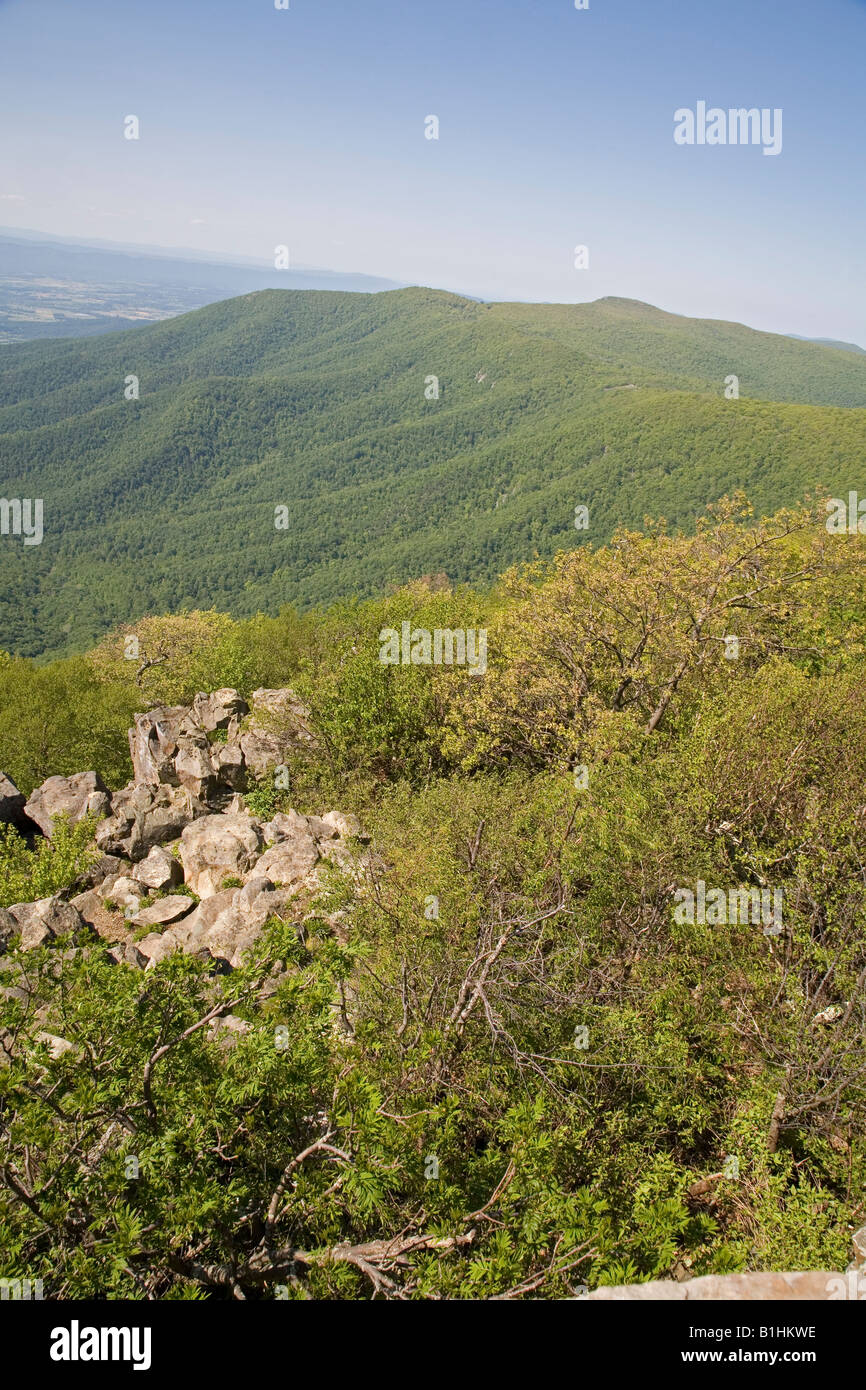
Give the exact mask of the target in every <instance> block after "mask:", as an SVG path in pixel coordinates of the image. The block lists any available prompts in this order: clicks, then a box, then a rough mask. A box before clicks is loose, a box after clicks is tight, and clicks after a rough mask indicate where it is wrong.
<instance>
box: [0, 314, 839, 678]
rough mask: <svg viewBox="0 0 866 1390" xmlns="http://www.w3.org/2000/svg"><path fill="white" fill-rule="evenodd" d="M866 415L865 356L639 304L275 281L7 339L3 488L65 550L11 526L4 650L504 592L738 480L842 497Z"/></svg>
mask: <svg viewBox="0 0 866 1390" xmlns="http://www.w3.org/2000/svg"><path fill="white" fill-rule="evenodd" d="M731 375H734V376H736V377H738V379H739V392H740V397H739V399H736V400H735V399H727V398H726V396H725V378H726V377H729V376H731ZM132 378H136V381H137V390H138V398H137V399H134V398H133V399H127V398H126V397H127V396H128V395H129V396H134V394H135V390H136V383H135V382H133V381H132V380H131V379H132ZM433 378H436V379H437V381H438V387H437V382H436V381H434V380H433ZM437 390H438V395H437ZM864 407H866V360H862V359H861V358H860V357H858V356H857V355H856V354H854V353H850V352H843V351H840V350H835V349H830V348H822V347H818V346H815V345H812V344H808V343H805V342H802V343H801V342H797V341H795V340H793V339H791V338H787V337H782V336H776V335H772V334H766V333H756V332H753V331H752V330H750V329H748V328H745V327H743V326H741V325H737V324H728V323H715V322H710V321H703V320H693V319H683V318H678V317H676V316H674V315H671V314H666V313H663V312H662V311H660V310H657V309H654V308H652V307H651V306H649V305H645V304H640V303H636V302H634V301H629V300H619V299H607V300H600V301H598V302H597V303H595V304H588V305H571V306H568V305H525V304H482V303H477V302H474V301H471V300H468V299H464V298H461V297H459V296H457V295H453V294H448V293H445V292H441V291H433V290H425V289H407V290H397V291H393V292H386V293H382V294H375V295H367V294H348V293H339V292H328V291H312V292H301V291H278V290H274V291H265V292H262V293H256V294H250V295H246V296H243V297H241V298H239V299H233V300H229V301H226V302H223V303H219V304H214V305H211V306H209V307H207V308H204V309H201V310H199V311H197V312H195V313H191V314H188V315H185V316H184V317H181V318H174V319H170V320H166V321H163V322H161V323H157V324H152V325H148V326H146V327H142V328H137V329H134V330H131V331H129V332H125V333H118V334H111V335H106V336H101V337H98V338H92V339H88V340H81V339H79V340H74V341H53V342H47V343H30V344H24V345H12V346H8V347H4V348H0V459H2V466H0V494H2V496H3V497H6V498H41V499H43V506H44V538H43V540H42V542H41V544H39V545H24V544H23V540H22V538H21V537H15V536H4V537H3V538H2V541H0V648H5V649H7V650H11V651H16V652H20V653H22V654H24V655H33V656H36V655H45V654H48V655H56V654H59V653H62V652H65V651H71V650H76V649H78V650H80V649H82V648H83V647H85V646H87V645H89V644H91V643H92V642H93V641H94V640H96V639H97V638H98V637H99V636H100V635H101V634H102V633H104V632H105V631H106V630H108V629H109V628H111V627H112V626H114V625H115V624H117V623H118V622H120V621H130V620H133V619H135V618H136V617H138V616H140V615H142V614H144V613H147V612H168V611H177V610H179V609H182V608H185V607H188V608H191V607H196V606H198V607H210V606H214V607H216V608H219V609H223V610H227V611H231V612H233V613H234V614H236V615H239V616H244V615H248V614H252V613H254V612H256V611H257V610H260V609H264V610H268V611H275V610H276V609H277V608H278V607H279V606H280V605H281V604H283V603H286V602H292V603H296V604H298V605H299V606H300V607H302V608H303V607H308V606H310V605H315V604H321V603H328V602H331V601H333V600H335V599H337V598H339V597H342V596H345V595H348V594H358V595H361V596H364V595H373V594H376V593H380V592H383V591H385V590H387V589H388V588H389V587H390V586H395V585H399V584H402V583H404V582H407V581H408V580H410V579H412V578H414V577H417V576H420V575H423V574H426V573H438V572H444V573H446V574H447V575H448V576H449V578H450V579H451V580H453V581H474V582H481V583H484V582H487V581H491V580H493V579H494V578H495V576H496V575H498V574H499V573H500V572H501V571H502V570H503V569H504V568H505V567H506V566H507V565H508V564H510V563H513V562H516V561H522V560H526V559H531V558H532V556H533V554H535V553H538V554H540V555H548V554H552V553H553V552H554V551H555V550H557V549H562V548H565V547H571V546H573V545H575V544H579V543H580V542H582V541H585V540H590V541H592V542H593V543H599V542H602V541H604V540H605V539H607V538H608V537H609V536H610V535H611V533H612V532H613V530H614V529H615V528H616V527H617V526H619V525H622V524H629V525H641V524H642V522H643V519H644V517H645V516H646V515H653V516H659V515H664V516H666V517H667V518H668V520H669V521H670V522H671V523H672V524H676V525H681V526H683V527H685V528H686V529H689V528H690V527H691V526H692V524H693V522H694V519H695V517H696V515H697V514H698V513H699V512H700V511H702V510H703V508H704V507H705V505H706V504H707V503H709V502H711V501H713V500H715V499H716V498H718V497H720V496H722V495H723V494H726V493H730V492H732V491H733V490H734V489H736V488H738V487H743V488H745V490H746V491H747V493H748V494H749V497H750V499H751V500H752V502H753V503H754V505H755V507H756V509H757V510H758V511H759V512H764V513H766V512H768V511H772V510H773V509H774V508H776V507H778V506H780V505H784V504H787V503H793V502H794V501H796V500H797V499H798V498H800V497H802V496H803V495H804V493H806V492H807V491H808V490H810V489H812V488H813V487H815V486H820V485H823V486H825V487H826V488H827V489H828V490H829V491H830V492H831V493H832V494H833V495H836V496H842V495H844V494H845V493H846V492H847V490H848V489H849V488H856V487H862V484H863V465H864V455H866V447H864V444H866V436H864V415H863V414H862V411H863V408H864ZM578 505H583V506H586V507H587V508H588V510H589V525H588V528H587V529H586V530H582V531H576V530H575V507H576V506H578ZM278 508H284V509H285V510H284V511H281V512H278V511H277V510H276V509H278ZM278 528H279V529H278Z"/></svg>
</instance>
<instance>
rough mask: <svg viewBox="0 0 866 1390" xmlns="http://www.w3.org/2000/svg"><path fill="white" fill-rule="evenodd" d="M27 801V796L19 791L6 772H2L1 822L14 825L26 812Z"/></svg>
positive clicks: (0, 794)
mask: <svg viewBox="0 0 866 1390" xmlns="http://www.w3.org/2000/svg"><path fill="white" fill-rule="evenodd" d="M26 800H27V798H26V796H25V795H24V793H23V792H20V791H19V790H18V788H17V787H16V785H15V783H14V782H13V781H12V779H11V777H7V776H6V774H5V772H0V821H2V822H4V823H5V824H7V825H14V824H15V822H16V821H17V819H18V817H19V816H20V815H21V812H22V811H23V810H24V803H25V801H26Z"/></svg>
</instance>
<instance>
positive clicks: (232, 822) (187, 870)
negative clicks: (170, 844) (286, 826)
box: [180, 815, 262, 898]
mask: <svg viewBox="0 0 866 1390" xmlns="http://www.w3.org/2000/svg"><path fill="white" fill-rule="evenodd" d="M261 848H262V832H261V827H260V826H259V823H258V821H255V820H253V819H252V817H250V816H242V815H233V816H225V815H223V816H219V815H217V816H204V817H202V819H201V820H197V821H194V822H193V824H192V825H188V826H187V827H186V829H185V830H184V832H183V834H182V835H181V838H180V857H181V861H182V863H183V872H184V878H185V879H186V882H187V883H188V884H189V886H190V888H191V889H192V890H193V892H194V893H197V894H198V896H199V897H200V898H208V897H211V896H212V895H213V894H214V893H218V892H219V891H220V889H221V887H222V883H223V879H225V878H227V877H238V878H243V877H244V875H245V874H247V873H248V872H249V870H250V869H251V868H252V867H253V864H254V863H255V861H256V859H257V858H258V856H259V854H260V852H261Z"/></svg>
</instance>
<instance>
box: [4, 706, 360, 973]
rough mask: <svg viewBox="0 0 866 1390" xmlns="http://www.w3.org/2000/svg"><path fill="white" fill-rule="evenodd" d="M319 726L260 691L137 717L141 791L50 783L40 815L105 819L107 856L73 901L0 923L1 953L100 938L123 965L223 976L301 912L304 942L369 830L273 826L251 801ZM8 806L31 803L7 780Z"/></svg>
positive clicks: (343, 822)
mask: <svg viewBox="0 0 866 1390" xmlns="http://www.w3.org/2000/svg"><path fill="white" fill-rule="evenodd" d="M307 717H308V716H307V712H306V710H305V709H304V707H303V706H302V705H301V703H300V702H299V701H298V699H297V697H296V696H295V695H294V694H293V692H292V691H291V690H264V689H263V690H257V691H256V692H255V694H254V695H253V697H252V700H251V702H250V704H247V702H246V701H244V700H243V699H242V698H241V696H240V695H239V694H238V692H237V691H236V690H232V689H230V688H225V689H222V690H217V691H214V692H213V693H212V694H210V695H204V694H200V695H197V696H196V697H195V699H194V700H193V702H192V703H191V704H190V705H172V706H160V707H158V708H157V709H151V710H148V711H147V712H146V713H144V714H138V715H136V716H135V722H134V726H133V728H132V729H131V730H130V732H129V745H130V752H131V754H132V761H133V772H134V780H133V781H132V782H131V783H130V784H129V785H128V786H126V787H123V788H122V789H121V790H120V791H118V792H116V793H115V794H114V795H113V796H112V797H111V798H109V796H108V794H107V792H106V791H105V788H104V787H103V786H102V783H101V782H100V781H99V779H98V777H97V776H96V774H95V773H79V774H78V775H77V776H76V777H68V778H63V777H53V778H49V779H48V781H47V782H45V783H44V784H43V786H42V787H40V788H39V789H38V791H37V792H34V793H33V796H32V797H31V798H30V801H29V802H28V803H27V809H30V808H31V806H32V813H34V814H35V815H36V816H37V817H39V818H40V824H41V825H42V826H43V828H45V833H46V834H50V833H51V827H52V824H53V820H54V818H55V817H56V816H57V815H58V814H60V813H61V812H62V813H64V814H66V815H68V816H69V817H70V819H72V820H73V821H74V820H77V819H80V817H81V816H83V815H85V814H86V813H87V812H88V811H95V812H97V813H98V814H99V813H102V814H103V815H104V819H102V820H101V821H100V823H99V824H98V826H97V829H96V836H95V839H96V846H97V849H98V850H100V851H101V855H100V856H99V857H98V858H97V859H96V860H95V861H94V863H93V864H92V865H91V866H90V867H89V868H88V869H86V870H85V871H84V872H83V873H82V874H81V875H80V876H79V878H78V880H77V881H76V883H75V884H74V885H73V887H72V889H70V890H69V893H68V894H67V895H66V896H67V897H70V895H71V894H73V893H74V894H75V896H71V897H70V901H64V900H63V898H62V897H54V898H46V899H44V900H42V901H41V902H38V903H19V904H16V906H14V907H12V908H11V909H10V910H9V912H8V913H5V914H0V952H2V951H3V950H4V949H6V945H7V944H8V942H10V941H12V940H13V939H14V938H16V937H19V936H20V938H21V941H22V944H23V945H24V946H25V947H26V948H32V947H34V946H38V945H43V944H47V943H49V942H51V941H53V940H55V939H57V938H59V937H61V936H63V935H64V934H68V933H69V932H72V931H81V930H89V931H91V932H92V933H94V934H95V935H96V936H98V937H101V938H102V939H103V940H106V941H108V942H109V943H110V958H111V959H112V960H114V961H115V962H116V963H117V964H125V965H128V966H135V967H137V968H139V969H152V968H153V967H154V966H155V965H157V964H158V963H159V962H160V961H161V960H164V959H165V958H166V956H168V955H170V954H171V953H172V952H174V951H178V950H181V951H184V952H185V953H187V954H189V955H195V956H198V957H199V958H200V959H202V960H204V961H205V962H207V964H208V966H209V967H210V968H212V969H213V970H215V971H220V972H222V971H226V970H230V969H233V968H236V967H237V966H238V965H240V963H241V961H242V959H243V956H244V953H245V952H246V951H247V950H248V949H249V948H250V947H251V946H252V945H253V944H254V943H255V941H256V940H257V939H258V937H259V935H260V934H261V931H262V928H263V927H264V925H265V923H266V922H267V921H268V920H269V919H270V918H273V917H288V916H290V915H291V916H292V917H293V918H295V920H296V922H297V930H298V932H299V934H300V935H301V936H303V917H304V915H305V913H306V912H307V911H308V910H309V902H310V900H311V898H312V896H313V895H314V894H315V892H316V890H317V888H318V886H319V881H320V880H319V875H320V870H321V869H322V868H323V866H324V865H325V863H326V862H327V861H329V860H331V861H336V862H337V863H339V864H341V865H342V866H343V867H346V868H348V869H352V868H353V866H354V857H353V849H352V848H350V846H349V843H348V842H349V840H350V839H352V838H353V837H356V836H358V835H359V834H360V826H359V824H358V821H357V820H356V819H355V818H354V817H353V816H348V815H344V814H342V813H341V812H339V811H326V812H324V813H323V814H322V815H320V816H304V815H300V814H299V813H298V812H297V811H294V810H291V811H287V812H280V813H279V814H277V815H275V816H273V817H272V818H271V819H270V820H268V821H266V822H263V821H261V820H260V819H259V818H257V817H256V816H254V815H252V814H251V813H250V812H249V810H248V809H247V807H246V805H245V802H244V797H243V791H244V788H245V787H246V785H247V779H248V776H249V775H250V774H252V775H254V776H261V775H263V774H264V773H266V772H267V771H269V770H270V769H272V768H274V767H275V766H279V765H280V764H281V763H282V762H283V761H284V760H285V758H286V757H287V756H288V755H289V752H290V750H291V748H292V747H296V746H298V745H299V744H302V743H308V742H310V741H311V740H312V737H313V735H312V733H311V731H310V729H309V726H308V723H307ZM4 796H5V797H6V802H4V801H3V800H2V798H3V797H4ZM7 802H8V813H9V815H10V816H11V815H12V814H13V813H18V812H21V814H23V813H24V811H23V807H24V799H23V797H21V796H20V793H18V791H17V789H16V788H15V787H14V786H13V784H11V783H9V782H8V780H5V781H0V806H3V805H4V804H7ZM179 889H183V890H184V891H177V890H179ZM76 890H77V891H76ZM197 899H199V900H200V901H197ZM274 987H276V986H274Z"/></svg>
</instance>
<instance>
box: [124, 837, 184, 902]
mask: <svg viewBox="0 0 866 1390" xmlns="http://www.w3.org/2000/svg"><path fill="white" fill-rule="evenodd" d="M182 877H183V873H182V871H181V867H180V864H179V863H178V861H177V860H176V859H173V858H172V856H171V855H170V854H169V853H168V852H167V851H166V850H164V849H163V848H162V846H161V845H154V847H153V849H151V850H150V851H149V852H148V854H147V856H146V858H144V859H142V860H141V862H140V863H138V864H136V866H135V868H134V869H133V870H132V872H131V874H130V878H134V879H135V880H136V882H137V883H141V884H143V885H144V887H145V888H149V889H151V890H153V891H158V890H159V889H165V888H174V887H176V886H177V884H178V883H180V881H181V879H182Z"/></svg>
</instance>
